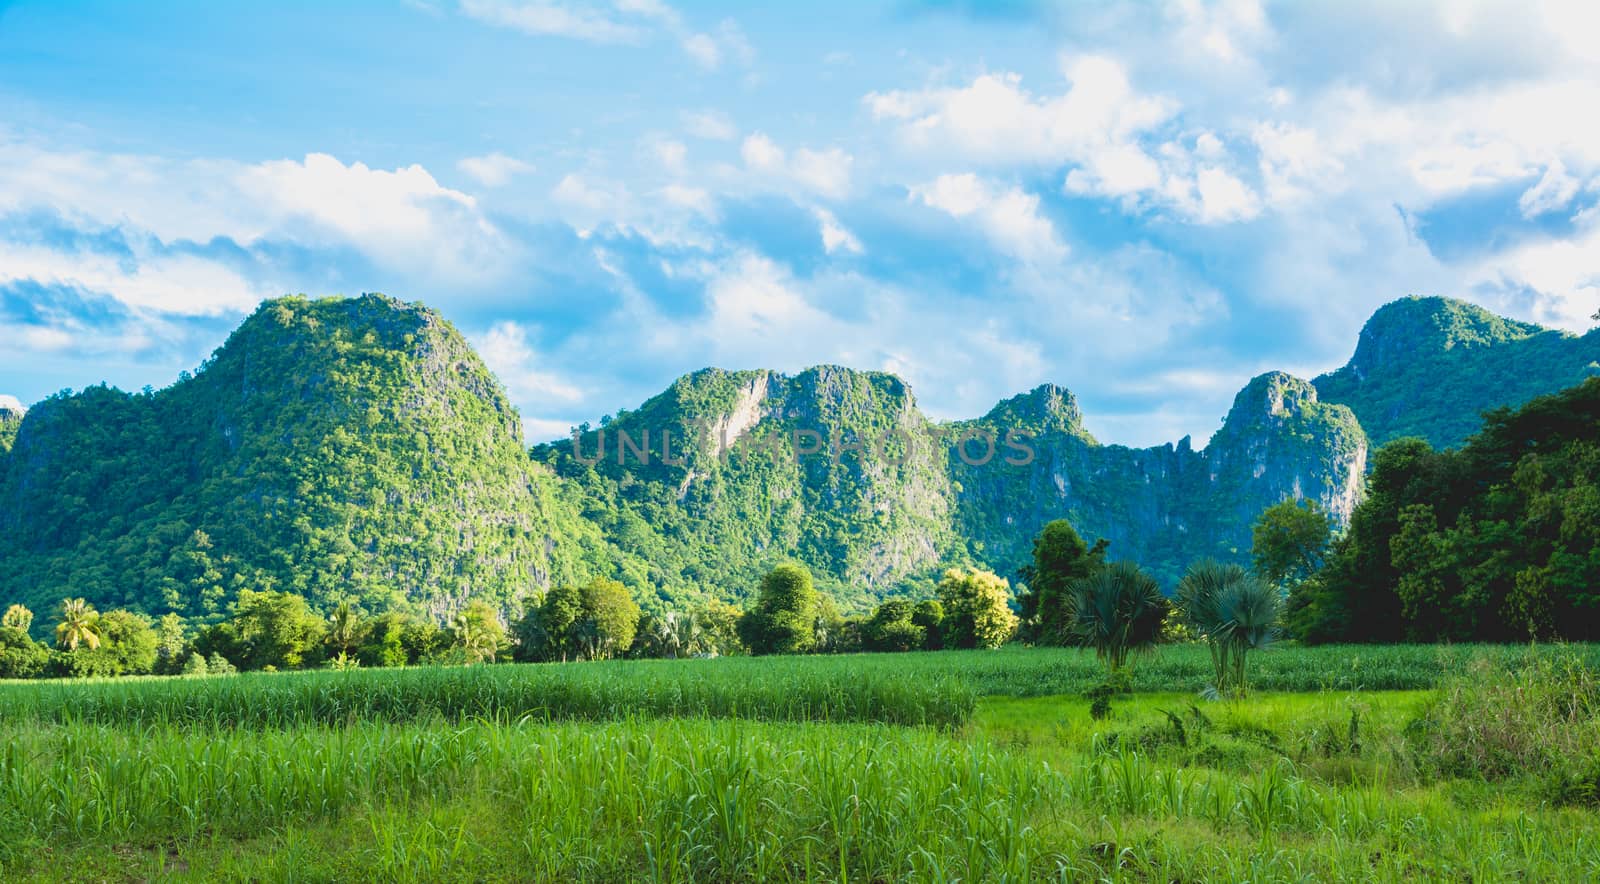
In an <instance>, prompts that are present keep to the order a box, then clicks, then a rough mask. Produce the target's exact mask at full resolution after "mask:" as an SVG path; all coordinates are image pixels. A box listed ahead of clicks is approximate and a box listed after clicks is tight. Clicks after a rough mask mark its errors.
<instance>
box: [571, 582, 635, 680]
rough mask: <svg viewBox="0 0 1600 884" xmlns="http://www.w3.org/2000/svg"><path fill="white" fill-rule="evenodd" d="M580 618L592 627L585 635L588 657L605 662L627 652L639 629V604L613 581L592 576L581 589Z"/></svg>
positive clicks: (626, 590)
mask: <svg viewBox="0 0 1600 884" xmlns="http://www.w3.org/2000/svg"><path fill="white" fill-rule="evenodd" d="M582 589H583V592H582V598H583V617H584V620H586V621H587V622H588V623H590V624H592V629H590V630H586V632H587V633H588V634H589V635H591V636H592V638H590V639H589V641H588V648H587V655H588V657H589V659H591V660H604V659H606V658H608V657H611V656H613V655H614V654H617V653H620V652H622V651H625V650H627V649H628V647H629V646H630V645H632V644H633V636H634V633H635V631H636V630H637V629H638V628H639V605H638V603H636V602H635V601H634V600H633V596H632V595H631V594H629V592H628V588H627V587H625V586H623V585H622V584H621V583H619V582H618V581H615V580H611V579H609V578H605V577H595V578H594V579H592V580H590V581H589V582H588V583H585V584H584V585H583V587H582Z"/></svg>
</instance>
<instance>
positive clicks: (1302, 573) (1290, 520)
mask: <svg viewBox="0 0 1600 884" xmlns="http://www.w3.org/2000/svg"><path fill="white" fill-rule="evenodd" d="M1332 533H1333V522H1332V521H1331V520H1329V518H1328V514H1327V513H1326V512H1324V511H1323V509H1322V507H1321V506H1319V505H1318V504H1317V502H1316V501H1314V500H1312V499H1310V498H1303V499H1301V500H1299V501H1294V500H1283V501H1280V502H1278V503H1275V504H1273V505H1272V506H1269V507H1267V508H1266V509H1265V510H1263V511H1262V513H1261V516H1260V517H1259V518H1257V519H1256V522H1255V524H1254V525H1253V526H1251V529H1250V537H1251V545H1250V558H1251V560H1252V561H1253V562H1254V563H1255V568H1256V573H1258V574H1260V575H1261V576H1262V578H1263V579H1265V580H1266V581H1267V582H1268V583H1270V584H1272V585H1273V586H1281V587H1289V586H1293V585H1295V584H1297V583H1300V582H1301V581H1303V580H1305V579H1306V578H1307V577H1310V576H1311V575H1312V574H1313V573H1314V572H1315V571H1316V570H1317V569H1318V568H1320V567H1322V560H1323V557H1324V556H1325V555H1326V554H1327V551H1328V541H1329V540H1330V539H1331V538H1332Z"/></svg>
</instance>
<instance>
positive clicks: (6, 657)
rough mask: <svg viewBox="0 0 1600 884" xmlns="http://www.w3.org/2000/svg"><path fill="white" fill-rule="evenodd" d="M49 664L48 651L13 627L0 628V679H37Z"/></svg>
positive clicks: (23, 632) (22, 631)
mask: <svg viewBox="0 0 1600 884" xmlns="http://www.w3.org/2000/svg"><path fill="white" fill-rule="evenodd" d="M49 663H50V649H49V648H48V647H46V646H45V645H43V644H41V643H39V642H36V641H34V640H33V639H32V638H30V637H29V636H28V633H27V632H26V631H24V630H21V629H18V628H17V627H15V626H0V678H37V677H38V676H40V675H42V674H44V670H45V667H46V666H48V665H49Z"/></svg>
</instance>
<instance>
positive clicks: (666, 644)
mask: <svg viewBox="0 0 1600 884" xmlns="http://www.w3.org/2000/svg"><path fill="white" fill-rule="evenodd" d="M656 640H657V641H658V642H660V644H661V648H662V650H664V651H666V652H667V656H668V657H671V658H673V659H677V657H678V656H679V655H680V654H690V653H693V652H694V649H695V645H696V644H697V643H698V642H699V640H700V626H699V624H697V623H695V621H694V615H693V614H680V613H679V612H677V611H668V612H667V613H666V614H664V615H663V616H662V617H661V619H660V620H657V621H656Z"/></svg>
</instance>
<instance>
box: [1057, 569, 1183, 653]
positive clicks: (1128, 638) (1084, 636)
mask: <svg viewBox="0 0 1600 884" xmlns="http://www.w3.org/2000/svg"><path fill="white" fill-rule="evenodd" d="M1067 591H1068V595H1069V604H1070V605H1071V608H1070V610H1071V613H1072V617H1071V620H1070V621H1069V624H1068V626H1067V635H1068V636H1069V637H1071V638H1072V639H1073V640H1074V641H1075V642H1077V643H1078V644H1081V645H1083V646H1085V647H1090V648H1093V649H1094V653H1095V656H1096V657H1099V658H1100V659H1101V660H1103V661H1105V664H1106V668H1107V669H1108V670H1109V675H1110V677H1111V680H1112V681H1114V682H1120V681H1121V680H1122V679H1124V678H1125V677H1126V673H1125V670H1126V669H1127V666H1128V660H1129V658H1130V657H1132V656H1133V655H1134V654H1135V653H1137V652H1140V651H1147V650H1149V649H1150V648H1152V647H1154V646H1155V645H1156V643H1157V642H1159V641H1160V640H1161V627H1162V624H1163V623H1164V622H1165V621H1166V619H1167V612H1168V610H1169V604H1168V602H1167V598H1166V596H1164V595H1162V594H1161V587H1159V586H1157V585H1156V581H1155V579H1154V578H1152V577H1151V576H1150V575H1149V574H1146V573H1145V572H1144V571H1142V570H1141V569H1140V568H1139V566H1138V565H1136V564H1134V563H1133V562H1112V563H1111V564H1109V565H1106V566H1105V567H1103V568H1099V569H1097V570H1096V571H1095V572H1094V573H1093V574H1090V575H1089V576H1087V577H1080V578H1078V579H1077V580H1075V581H1073V582H1072V584H1071V585H1070V586H1069V587H1068V590H1067Z"/></svg>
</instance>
